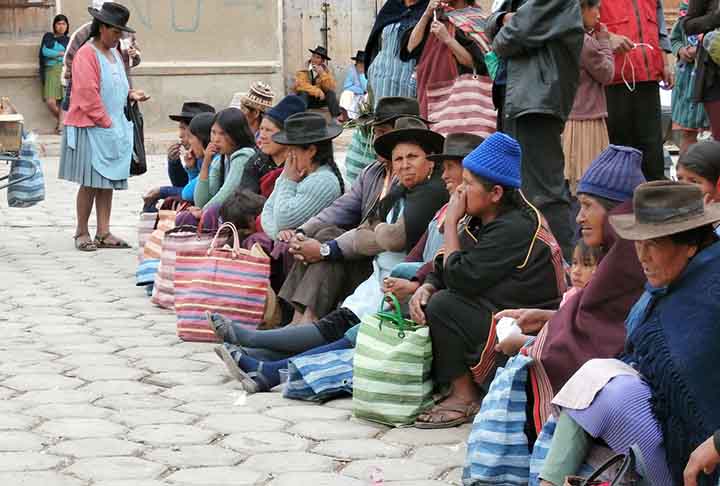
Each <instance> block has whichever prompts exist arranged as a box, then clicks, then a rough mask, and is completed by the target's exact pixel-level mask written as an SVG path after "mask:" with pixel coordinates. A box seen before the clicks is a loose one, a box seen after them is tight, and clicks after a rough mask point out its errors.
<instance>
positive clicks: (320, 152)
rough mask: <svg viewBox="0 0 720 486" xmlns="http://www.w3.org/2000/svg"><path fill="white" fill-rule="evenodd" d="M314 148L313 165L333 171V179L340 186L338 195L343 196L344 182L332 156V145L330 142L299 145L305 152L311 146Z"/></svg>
mask: <svg viewBox="0 0 720 486" xmlns="http://www.w3.org/2000/svg"><path fill="white" fill-rule="evenodd" d="M313 145H314V146H315V157H314V158H313V163H314V164H317V165H318V166H322V165H327V166H328V167H330V170H332V171H333V174H335V177H337V180H338V183H339V184H340V194H345V180H344V179H343V176H342V173H340V168H339V167H338V166H337V163H335V156H334V155H333V144H332V141H331V140H325V141H323V142H318V143H309V144H304V145H300V147H301V148H302V149H303V150H307V149H309V148H310V147H312V146H313Z"/></svg>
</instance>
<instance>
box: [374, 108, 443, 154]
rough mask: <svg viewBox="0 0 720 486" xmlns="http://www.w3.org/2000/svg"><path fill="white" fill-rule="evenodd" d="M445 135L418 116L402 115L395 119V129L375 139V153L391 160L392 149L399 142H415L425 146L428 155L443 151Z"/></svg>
mask: <svg viewBox="0 0 720 486" xmlns="http://www.w3.org/2000/svg"><path fill="white" fill-rule="evenodd" d="M444 141H445V137H443V136H442V135H440V134H439V133H437V132H433V131H432V130H430V129H429V128H428V126H427V125H426V124H425V123H423V122H422V120H420V119H419V118H417V117H407V116H406V117H402V118H398V119H397V120H395V129H394V130H392V131H391V132H388V133H386V134H385V135H383V136H382V137H379V138H378V139H377V140H375V144H374V146H375V153H376V154H378V155H379V156H380V157H382V158H384V159H386V160H391V159H392V151H393V149H394V148H395V146H396V145H397V144H399V143H405V142H407V143H415V144H418V145H420V146H421V147H423V149H424V150H425V151H426V152H427V154H428V155H430V154H436V153H438V152H440V151H442V148H443V142H444Z"/></svg>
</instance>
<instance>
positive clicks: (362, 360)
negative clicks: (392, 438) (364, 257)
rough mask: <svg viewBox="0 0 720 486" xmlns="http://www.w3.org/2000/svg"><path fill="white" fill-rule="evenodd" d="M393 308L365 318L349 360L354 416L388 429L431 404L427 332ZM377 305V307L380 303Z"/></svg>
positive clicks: (397, 306)
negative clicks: (352, 357)
mask: <svg viewBox="0 0 720 486" xmlns="http://www.w3.org/2000/svg"><path fill="white" fill-rule="evenodd" d="M392 299H393V303H394V310H393V311H390V312H384V311H382V310H381V311H379V312H378V313H376V314H369V315H366V316H365V317H364V318H363V319H362V323H361V324H360V330H359V332H358V337H357V345H356V347H355V358H354V361H353V413H354V414H355V416H356V417H359V418H363V419H366V420H370V421H373V422H379V423H382V424H386V425H391V426H399V425H409V424H412V423H414V422H415V419H416V418H417V416H418V415H420V414H421V413H422V412H424V411H425V410H427V409H428V408H429V407H431V406H432V405H433V401H432V391H433V383H432V380H431V378H430V370H431V367H432V343H431V341H430V329H429V328H428V327H427V326H419V325H417V324H415V323H414V322H413V321H411V320H408V319H405V318H404V317H403V315H402V312H401V310H400V303H399V302H398V301H397V299H395V297H392ZM381 305H382V304H381Z"/></svg>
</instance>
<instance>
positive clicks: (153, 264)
mask: <svg viewBox="0 0 720 486" xmlns="http://www.w3.org/2000/svg"><path fill="white" fill-rule="evenodd" d="M159 266H160V259H159V258H146V259H145V260H143V261H141V262H140V263H138V267H137V270H136V271H135V285H137V286H138V287H144V286H146V285H153V284H154V283H155V275H157V271H158V267H159Z"/></svg>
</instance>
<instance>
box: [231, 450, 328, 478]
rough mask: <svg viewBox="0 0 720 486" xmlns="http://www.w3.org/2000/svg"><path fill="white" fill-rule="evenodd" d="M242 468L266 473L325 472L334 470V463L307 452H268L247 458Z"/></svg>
mask: <svg viewBox="0 0 720 486" xmlns="http://www.w3.org/2000/svg"><path fill="white" fill-rule="evenodd" d="M243 467H246V468H248V469H252V470H253V471H264V472H268V473H281V472H283V473H287V472H326V471H332V470H334V469H335V461H334V460H333V459H331V458H329V457H325V456H320V455H317V454H310V453H309V452H268V453H264V454H258V455H255V456H250V457H248V458H247V460H246V461H245V462H244V463H243Z"/></svg>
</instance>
